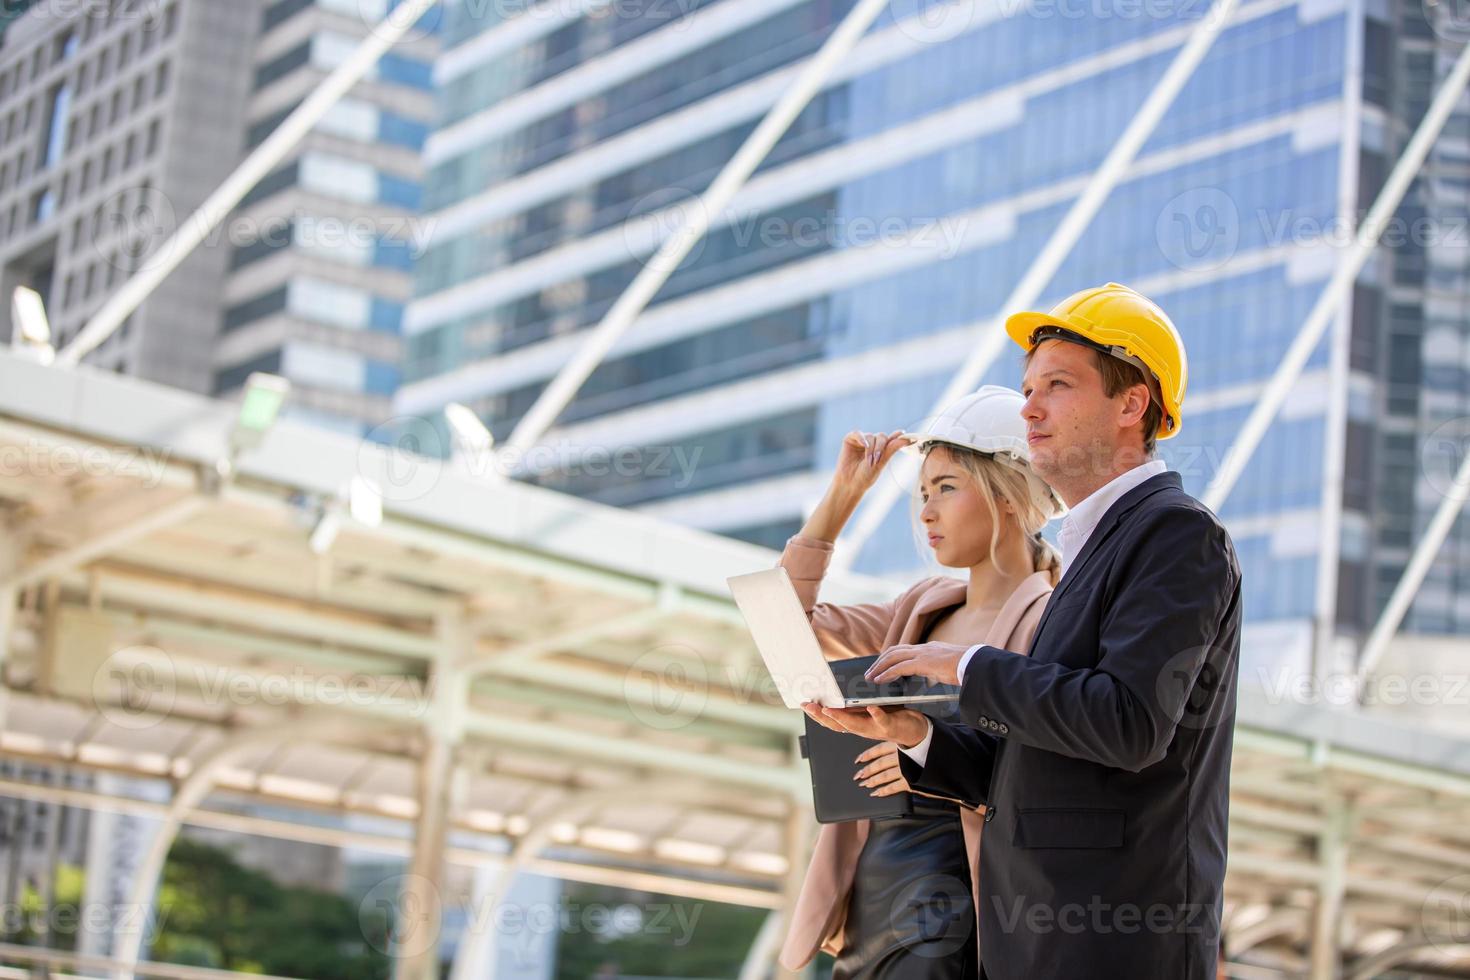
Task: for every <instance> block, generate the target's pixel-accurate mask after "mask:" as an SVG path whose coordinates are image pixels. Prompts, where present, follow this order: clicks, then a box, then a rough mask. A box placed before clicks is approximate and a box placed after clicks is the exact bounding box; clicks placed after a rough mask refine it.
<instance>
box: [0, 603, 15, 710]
mask: <svg viewBox="0 0 1470 980" xmlns="http://www.w3.org/2000/svg"><path fill="white" fill-rule="evenodd" d="M19 602H20V590H19V589H17V588H15V587H14V586H8V585H0V731H4V730H5V722H6V719H7V716H8V714H9V710H8V709H9V708H10V688H9V687H8V686H7V685H6V684H4V683H3V680H4V677H5V673H6V671H7V670H9V668H10V634H11V633H12V632H13V631H14V630H15V609H16V604H17V603H19Z"/></svg>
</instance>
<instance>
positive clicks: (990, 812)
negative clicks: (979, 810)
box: [985, 806, 995, 823]
mask: <svg viewBox="0 0 1470 980" xmlns="http://www.w3.org/2000/svg"><path fill="white" fill-rule="evenodd" d="M994 819H995V807H993V806H989V807H986V808H985V822H986V823H990V821H992V820H994Z"/></svg>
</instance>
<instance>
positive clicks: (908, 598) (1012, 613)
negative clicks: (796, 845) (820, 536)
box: [779, 534, 1052, 970]
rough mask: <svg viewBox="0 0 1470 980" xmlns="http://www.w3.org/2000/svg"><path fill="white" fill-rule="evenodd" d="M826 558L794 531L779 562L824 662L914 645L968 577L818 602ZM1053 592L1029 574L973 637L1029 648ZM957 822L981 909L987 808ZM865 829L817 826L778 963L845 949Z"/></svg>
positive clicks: (827, 548) (817, 544)
mask: <svg viewBox="0 0 1470 980" xmlns="http://www.w3.org/2000/svg"><path fill="white" fill-rule="evenodd" d="M831 559H832V545H831V544H829V543H828V542H825V541H819V540H817V539H815V538H808V537H803V536H802V535H799V534H798V535H796V536H794V537H792V538H791V539H790V540H788V541H787V542H786V548H785V550H784V551H783V552H782V553H781V561H780V563H779V564H781V565H782V566H784V567H785V569H786V571H787V574H789V575H790V576H791V581H792V583H793V584H794V585H795V586H796V592H797V595H799V596H800V597H801V604H802V606H803V607H805V609H806V612H807V616H808V618H809V619H810V620H811V623H812V627H813V629H814V630H815V631H816V634H817V639H818V641H819V642H820V643H821V646H822V653H823V654H824V655H825V656H826V657H827V659H828V660H839V659H843V658H846V657H865V656H870V655H872V654H876V653H881V652H882V651H883V650H884V649H886V648H888V647H891V646H894V645H896V644H906V643H918V642H919V641H920V639H921V638H922V637H923V636H924V635H925V632H926V631H927V630H928V628H929V624H930V623H932V622H933V621H934V619H935V617H936V616H937V615H938V614H940V613H943V612H945V611H947V610H948V609H950V608H951V607H953V606H958V605H961V604H963V603H964V601H965V593H966V590H967V588H968V583H967V582H965V581H962V580H960V579H955V578H949V577H947V576H942V575H937V576H934V577H933V578H927V579H924V580H923V581H922V582H919V583H918V584H917V585H915V586H913V587H912V588H910V589H909V590H908V591H907V592H905V593H903V594H902V595H901V596H899V597H898V598H897V599H894V600H893V601H892V602H875V603H863V604H861V605H854V606H834V605H829V604H827V603H824V602H818V601H817V592H818V590H819V589H820V588H821V585H822V578H823V576H824V575H825V574H826V572H827V565H828V563H829V562H830V561H831ZM1051 591H1052V581H1051V577H1050V576H1049V575H1048V574H1047V573H1045V572H1037V573H1036V574H1034V575H1032V576H1031V577H1030V578H1027V579H1026V580H1025V581H1023V582H1022V583H1021V584H1020V586H1018V587H1017V588H1016V591H1015V592H1013V593H1012V594H1011V596H1010V598H1009V599H1007V600H1006V603H1005V605H1004V607H1002V609H1001V611H1000V614H999V615H998V616H997V617H996V619H995V622H994V624H992V626H991V627H990V632H989V634H988V635H986V636H983V637H977V638H976V640H975V642H976V643H986V644H990V645H992V646H996V647H1000V648H1001V649H1003V650H1028V649H1030V647H1031V637H1032V635H1033V634H1034V633H1035V632H1036V626H1037V624H1038V623H1040V622H1041V614H1042V612H1043V610H1044V609H1045V608H1046V600H1047V598H1048V597H1049V596H1050V595H1051ZM960 822H961V824H962V826H963V828H964V834H965V850H966V852H967V853H968V855H969V858H970V881H971V883H972V884H973V885H974V886H975V887H976V889H977V896H976V898H975V909H976V912H977V914H978V912H979V908H980V899H979V897H978V887H979V881H980V831H981V828H982V827H984V826H985V808H984V807H983V806H982V807H980V808H979V809H977V810H971V809H970V808H968V807H962V808H961V810H960ZM868 828H869V821H867V820H853V821H849V822H846V823H829V824H823V825H822V827H821V830H820V831H819V832H818V834H817V840H816V845H815V847H814V849H813V851H812V859H811V864H810V865H809V866H808V868H807V874H806V879H805V880H804V881H803V882H802V886H801V893H800V895H798V897H797V899H796V906H795V908H794V910H793V912H792V916H791V925H790V928H789V930H788V931H787V934H786V942H785V944H784V945H783V946H782V948H781V957H780V958H781V965H782V966H784V967H786V969H788V970H799V969H801V968H802V967H803V966H805V965H806V964H807V963H808V962H810V961H811V959H812V957H813V956H815V955H816V953H817V950H818V949H822V950H825V951H826V952H828V953H831V954H832V955H834V956H835V955H837V954H838V953H839V952H840V951H841V950H842V946H843V933H842V927H843V920H844V919H845V918H846V917H847V902H848V896H849V895H850V893H851V890H852V878H853V870H854V869H855V868H856V867H857V859H858V855H859V854H860V853H861V852H862V849H863V845H864V843H866V841H867V839H868ZM976 928H977V929H978V922H977V925H976Z"/></svg>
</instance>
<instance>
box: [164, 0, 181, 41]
mask: <svg viewBox="0 0 1470 980" xmlns="http://www.w3.org/2000/svg"><path fill="white" fill-rule="evenodd" d="M178 26H179V5H178V4H177V3H171V4H169V5H168V9H167V10H165V11H164V12H163V36H164V37H173V36H174V31H175V30H177V29H178Z"/></svg>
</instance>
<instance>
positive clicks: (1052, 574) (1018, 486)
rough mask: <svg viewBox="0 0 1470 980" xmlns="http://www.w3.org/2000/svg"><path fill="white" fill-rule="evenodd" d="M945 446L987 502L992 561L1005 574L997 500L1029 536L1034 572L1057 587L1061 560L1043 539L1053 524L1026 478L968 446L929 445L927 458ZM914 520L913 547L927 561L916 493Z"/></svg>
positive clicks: (1000, 515) (911, 500)
mask: <svg viewBox="0 0 1470 980" xmlns="http://www.w3.org/2000/svg"><path fill="white" fill-rule="evenodd" d="M936 446H943V447H944V448H945V449H948V450H949V454H950V456H951V457H952V458H953V459H954V461H955V463H956V464H958V465H959V467H960V468H961V469H962V470H964V471H965V472H966V473H968V474H969V475H970V478H971V479H972V480H973V481H974V483H975V489H976V491H978V492H979V494H980V499H981V500H983V501H985V506H986V507H989V508H990V560H991V562H992V563H993V564H994V565H995V566H996V567H997V568H1000V570H1001V571H1002V572H1004V571H1005V569H1004V568H1003V567H1002V566H1001V563H1000V559H999V558H998V557H997V555H996V553H995V549H996V546H997V545H999V544H1000V524H1001V517H1002V514H1001V509H1000V507H998V506H997V505H996V500H997V499H998V498H999V499H1003V500H1006V501H1007V502H1009V503H1010V505H1011V507H1013V508H1014V509H1015V521H1016V523H1017V525H1018V526H1019V527H1020V530H1021V533H1022V534H1024V535H1025V536H1026V541H1027V543H1028V544H1029V545H1030V546H1031V568H1032V571H1033V572H1045V573H1046V575H1047V578H1049V579H1050V580H1051V583H1052V585H1056V584H1057V582H1058V580H1060V579H1061V576H1062V556H1061V555H1060V554H1059V553H1058V552H1057V550H1056V549H1055V548H1053V547H1052V545H1051V543H1050V542H1049V541H1047V540H1046V539H1045V538H1043V537H1042V536H1041V529H1042V528H1043V527H1045V526H1046V522H1047V521H1048V520H1050V517H1048V515H1047V513H1046V511H1044V510H1042V508H1041V507H1040V505H1038V504H1037V503H1036V500H1035V498H1033V497H1032V495H1031V487H1030V483H1029V481H1028V480H1027V478H1026V474H1024V473H1022V472H1021V471H1020V470H1018V469H1016V468H1015V467H1013V466H1007V465H1006V464H1005V463H1001V462H997V461H996V459H995V458H994V457H992V456H990V455H989V454H987V453H981V452H976V451H975V450H973V449H969V448H966V447H965V446H956V445H952V444H950V443H947V442H935V443H930V444H929V445H928V446H927V447H925V449H924V458H925V459H928V458H929V453H931V452H933V450H934V447H936ZM910 503H911V508H910V511H911V514H910V516H911V518H912V523H913V531H914V544H915V546H916V547H918V549H919V553H920V554H922V555H925V556H926V557H927V556H929V555H931V554H932V552H931V551H930V549H929V548H927V547H925V539H926V537H927V535H926V534H925V531H924V522H923V521H922V520H921V519H920V517H919V515H920V512H921V511H922V510H923V508H924V502H923V500H922V499H921V498H920V496H919V493H918V491H917V490H916V491H915V492H914V493H913V494H912V495H911V497H910Z"/></svg>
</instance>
